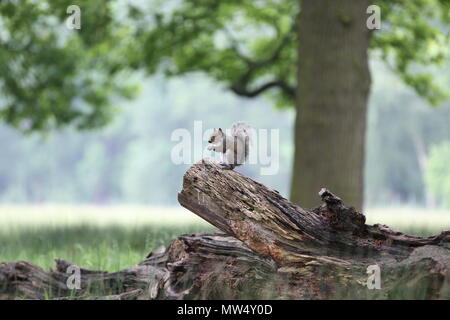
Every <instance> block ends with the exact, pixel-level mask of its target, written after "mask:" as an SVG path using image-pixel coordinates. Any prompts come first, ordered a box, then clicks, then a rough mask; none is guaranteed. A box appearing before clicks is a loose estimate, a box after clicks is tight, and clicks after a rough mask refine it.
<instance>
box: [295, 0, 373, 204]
mask: <svg viewBox="0 0 450 320" xmlns="http://www.w3.org/2000/svg"><path fill="white" fill-rule="evenodd" d="M368 5H369V1H367V0H359V1H354V0H334V1H329V0H302V1H301V10H300V15H299V23H298V34H299V49H298V57H299V58H298V87H297V96H296V109H297V117H296V123H295V155H294V167H293V170H294V172H293V175H292V177H293V180H292V186H291V196H290V198H291V201H293V202H295V203H301V204H302V205H303V206H306V207H311V206H313V205H314V204H315V203H316V199H315V197H314V193H315V192H316V190H318V189H319V188H320V187H321V186H327V187H328V188H330V189H331V190H333V191H334V192H336V193H337V194H339V195H340V196H341V197H342V198H343V199H344V200H345V201H346V202H347V203H351V204H352V205H354V206H355V207H356V208H358V209H361V208H362V203H363V195H364V192H363V166H364V143H365V131H366V108H367V100H368V94H369V88H370V73H369V68H368V57H367V50H368V45H369V30H368V29H367V27H366V19H367V17H368V15H367V14H366V9H367V7H368Z"/></svg>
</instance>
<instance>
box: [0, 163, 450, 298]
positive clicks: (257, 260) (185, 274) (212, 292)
mask: <svg viewBox="0 0 450 320" xmlns="http://www.w3.org/2000/svg"><path fill="white" fill-rule="evenodd" d="M319 195H320V197H321V199H322V202H323V204H322V205H320V206H318V207H315V208H314V209H312V210H306V209H304V208H301V207H299V206H298V205H296V204H294V203H291V202H289V201H288V200H287V199H285V198H283V197H282V196H281V195H280V194H279V193H278V192H277V191H275V190H271V189H269V188H267V187H265V186H264V185H262V184H260V183H258V182H256V181H254V180H252V179H250V178H248V177H245V176H243V175H241V174H239V173H237V172H234V171H230V170H222V169H221V168H220V167H219V166H218V165H217V164H215V163H213V162H210V161H209V160H204V161H202V162H201V163H199V164H196V165H194V166H192V167H191V168H190V169H189V170H188V171H187V173H186V174H185V176H184V182H183V190H182V191H181V192H180V193H179V202H180V204H181V205H183V206H184V207H186V208H188V209H189V210H191V211H193V212H194V213H196V214H197V215H199V216H200V217H202V218H204V219H205V220H207V221H209V222H210V223H212V224H213V225H215V226H216V227H217V228H219V229H220V230H221V231H223V232H225V233H206V234H191V235H184V236H180V237H179V238H177V239H176V240H173V241H172V242H171V243H170V245H169V246H168V248H167V249H164V248H162V249H159V250H156V251H155V252H153V253H151V254H149V255H148V256H147V258H146V259H145V260H144V261H142V262H141V263H139V264H138V265H136V266H133V267H131V268H128V269H125V270H121V271H118V272H114V273H108V272H105V271H95V270H86V269H83V268H81V267H80V271H81V288H80V289H79V290H69V289H68V288H67V285H66V283H67V279H68V277H69V276H70V274H67V273H66V271H67V268H68V267H69V266H70V265H72V263H70V262H67V261H65V260H62V259H57V260H56V268H55V269H54V270H52V271H50V272H46V271H44V270H42V269H41V268H39V267H36V266H34V265H32V264H30V263H27V262H23V261H22V262H5V263H0V298H33V299H42V298H45V297H48V296H50V297H52V298H59V299H68V298H79V299H217V298H226V299H239V298H276V299H328V298H333V299H337V298H343V299H348V298H357V299H363V298H393V297H394V298H410V299H411V298H415V299H419V298H423V299H436V298H441V299H444V298H445V299H449V298H450V277H449V276H448V275H449V269H450V231H444V232H442V233H441V234H439V235H437V236H433V237H427V238H422V237H416V236H411V235H406V234H403V233H401V232H399V231H396V230H393V229H391V228H389V227H387V226H384V225H373V226H369V225H366V224H365V217H364V215H363V214H361V213H360V212H358V211H357V210H355V209H354V208H353V207H347V206H346V205H345V204H344V203H343V202H342V200H341V199H340V198H338V197H337V196H335V195H334V194H332V193H331V192H330V191H328V190H326V189H321V191H320V192H319ZM374 265H377V266H379V268H380V270H381V274H380V280H381V289H379V290H377V289H374V290H369V289H368V288H367V286H366V283H367V278H368V274H367V268H368V267H369V266H374Z"/></svg>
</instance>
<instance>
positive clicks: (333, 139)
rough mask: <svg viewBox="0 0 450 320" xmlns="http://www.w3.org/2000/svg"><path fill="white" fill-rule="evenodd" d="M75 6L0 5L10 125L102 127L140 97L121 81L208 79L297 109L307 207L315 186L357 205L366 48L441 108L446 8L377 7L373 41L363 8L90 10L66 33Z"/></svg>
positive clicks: (279, 1) (117, 5)
mask: <svg viewBox="0 0 450 320" xmlns="http://www.w3.org/2000/svg"><path fill="white" fill-rule="evenodd" d="M71 2H72V1H65V0H57V1H39V2H36V1H25V0H23V1H21V5H17V4H16V3H15V2H14V1H2V2H1V4H0V14H1V25H2V26H3V28H2V30H3V32H2V33H0V43H1V47H0V77H1V78H0V83H1V90H2V93H3V94H4V95H5V97H6V103H5V105H3V106H1V109H0V110H1V111H0V112H1V113H0V116H1V117H2V118H3V119H4V120H5V121H6V122H7V123H10V124H12V125H14V126H16V127H19V128H21V129H22V130H25V131H26V130H42V129H49V128H53V127H59V126H62V125H66V124H69V123H75V124H76V125H77V126H78V127H79V128H89V127H96V126H100V125H102V124H104V123H105V122H106V121H107V120H108V119H109V117H110V115H111V110H112V109H111V108H110V105H111V104H112V101H114V100H113V99H114V98H115V97H116V96H118V95H124V96H130V93H132V90H130V88H125V87H124V86H123V84H121V83H120V81H119V80H120V77H119V76H123V72H126V71H127V70H130V69H138V70H145V71H147V72H148V73H155V72H160V71H162V72H164V73H165V74H166V75H168V76H178V75H182V74H186V73H191V72H204V73H206V74H208V75H209V76H211V77H212V78H213V79H215V80H217V81H219V82H221V83H223V84H224V85H225V86H226V87H227V88H229V89H230V90H231V91H233V92H234V93H236V94H237V95H240V96H244V97H249V98H252V97H255V96H258V95H260V94H267V95H268V96H270V97H272V98H273V99H274V101H275V103H276V105H277V106H279V107H291V106H295V108H296V111H297V120H296V125H295V156H294V171H293V178H292V191H291V198H292V200H294V201H299V202H301V203H302V204H303V205H305V206H313V205H315V204H316V202H317V201H316V196H315V193H316V192H317V190H318V188H319V187H321V186H327V187H329V188H331V189H333V190H334V191H335V192H337V193H339V194H340V195H342V196H343V198H344V199H345V200H346V201H347V202H348V203H353V204H355V205H356V206H357V207H361V206H362V195H363V163H364V146H365V129H366V125H365V122H366V116H367V111H366V110H367V107H366V105H367V98H368V94H369V90H370V71H369V68H368V63H367V61H368V55H367V52H368V49H369V48H370V49H372V50H375V51H378V52H380V53H381V55H382V57H383V58H384V60H385V61H386V63H388V64H389V65H390V66H391V68H392V69H393V70H395V72H396V73H397V74H398V75H399V76H400V77H401V78H402V79H403V80H404V81H405V83H407V84H408V85H410V86H411V87H413V88H414V89H415V90H416V91H417V92H418V93H419V94H420V95H421V96H423V97H424V98H426V99H427V100H428V101H429V102H431V103H438V102H440V101H441V100H442V99H443V98H445V97H446V93H445V92H444V91H443V90H442V88H440V87H439V85H438V83H436V81H434V80H435V79H434V78H433V77H432V75H431V74H430V70H429V66H430V65H439V64H442V63H443V62H444V61H445V59H446V57H447V49H448V41H449V39H448V35H447V34H446V28H447V25H448V24H449V22H450V3H449V2H448V1H446V0H410V1H402V0H378V1H375V3H376V4H378V5H379V6H380V7H381V12H382V19H383V21H382V23H383V24H382V26H383V27H382V30H381V31H378V32H373V31H371V30H368V28H367V27H366V19H367V18H368V15H367V13H366V10H367V8H368V6H369V5H370V2H369V1H368V0H360V1H354V0H333V1H330V0H303V1H301V0H299V1H289V0H257V1H242V0H240V1H238V0H222V1H209V0H184V1H178V0H173V1H153V2H150V3H148V2H144V1H142V2H137V3H135V4H130V3H127V2H124V1H108V2H102V3H100V2H93V1H86V0H85V1H78V3H77V4H78V5H79V6H80V7H81V8H82V29H81V30H80V31H72V32H67V31H63V30H64V26H63V22H64V19H65V18H66V17H67V15H66V12H65V9H66V8H67V6H68V5H70V4H72V3H71ZM116 12H117V13H118V14H116Z"/></svg>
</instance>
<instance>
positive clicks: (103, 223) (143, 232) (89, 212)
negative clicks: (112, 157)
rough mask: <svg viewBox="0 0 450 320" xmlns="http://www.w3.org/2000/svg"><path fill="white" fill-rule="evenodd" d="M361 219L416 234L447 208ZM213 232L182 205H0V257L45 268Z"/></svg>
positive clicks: (444, 220)
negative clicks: (60, 261)
mask: <svg viewBox="0 0 450 320" xmlns="http://www.w3.org/2000/svg"><path fill="white" fill-rule="evenodd" d="M366 216H367V222H368V223H369V224H373V223H383V224H387V225H389V226H391V227H395V228H397V229H399V230H401V231H404V232H408V233H411V234H417V235H424V236H425V235H426V236H427V235H431V234H435V233H439V232H440V231H442V230H446V229H450V212H449V211H430V210H426V211H424V210H419V209H411V208H397V209H376V210H368V211H367V213H366ZM210 230H214V227H213V226H211V225H209V224H208V223H206V222H205V221H203V220H202V219H200V218H199V217H197V216H196V215H194V214H193V213H191V212H189V211H187V210H184V209H182V208H158V207H131V206H115V207H96V206H51V205H45V206H0V261H16V260H26V261H29V262H32V263H35V264H37V265H39V266H41V267H43V268H45V269H49V268H51V267H53V266H54V262H53V260H54V259H55V258H64V259H67V260H70V261H72V262H74V263H77V264H80V265H82V266H84V267H86V268H91V269H101V270H108V271H116V270H119V269H123V268H126V267H129V266H132V265H134V264H136V263H138V262H140V261H142V260H143V258H144V257H145V256H146V255H147V254H148V253H149V252H150V251H152V250H153V249H155V248H157V247H159V246H161V245H167V244H168V243H169V242H170V240H172V239H174V238H176V237H177V236H179V235H181V234H186V233H194V232H202V231H210Z"/></svg>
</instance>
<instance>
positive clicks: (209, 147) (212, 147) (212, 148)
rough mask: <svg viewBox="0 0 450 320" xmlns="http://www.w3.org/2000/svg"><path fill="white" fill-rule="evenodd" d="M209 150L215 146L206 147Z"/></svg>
mask: <svg viewBox="0 0 450 320" xmlns="http://www.w3.org/2000/svg"><path fill="white" fill-rule="evenodd" d="M206 149H208V150H214V146H208V148H206Z"/></svg>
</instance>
